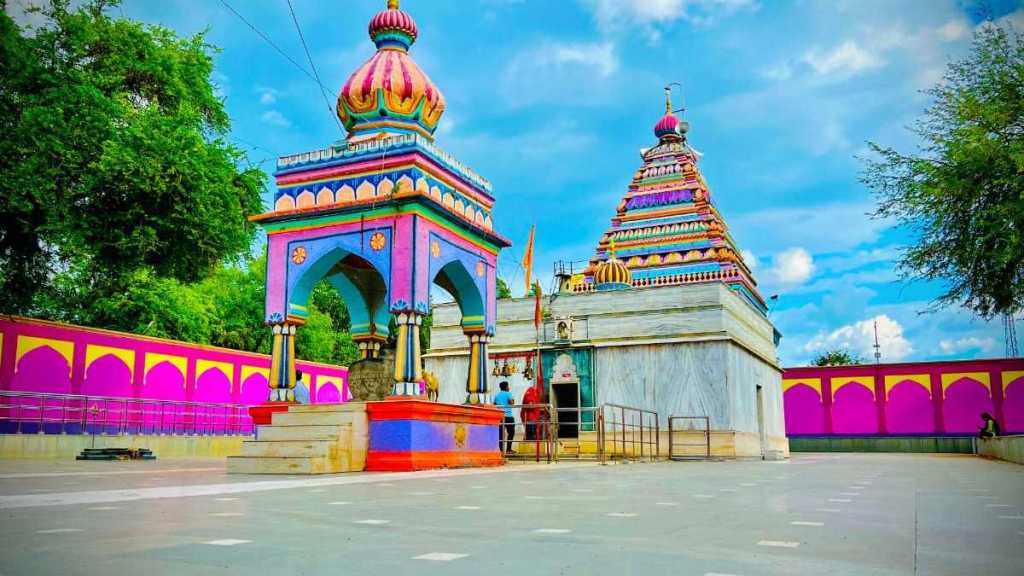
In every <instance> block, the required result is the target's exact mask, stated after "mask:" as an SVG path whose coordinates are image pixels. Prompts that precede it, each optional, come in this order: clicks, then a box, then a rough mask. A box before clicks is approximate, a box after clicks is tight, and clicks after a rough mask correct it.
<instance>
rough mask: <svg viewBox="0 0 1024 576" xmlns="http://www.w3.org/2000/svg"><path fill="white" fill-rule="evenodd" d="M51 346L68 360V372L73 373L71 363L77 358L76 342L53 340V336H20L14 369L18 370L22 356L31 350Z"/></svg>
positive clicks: (15, 353)
mask: <svg viewBox="0 0 1024 576" xmlns="http://www.w3.org/2000/svg"><path fill="white" fill-rule="evenodd" d="M44 346H49V347H50V348H51V349H52V350H53V351H54V352H56V353H58V354H60V355H61V356H63V357H64V359H65V360H67V361H68V374H70V373H71V364H72V363H73V362H74V358H75V343H74V342H71V341H70V340H53V339H51V338H37V337H35V336H18V347H17V349H16V350H15V352H14V371H15V372H17V371H18V364H19V363H20V362H21V358H22V356H24V355H26V354H28V353H29V352H31V351H33V350H35V349H37V348H42V347H44Z"/></svg>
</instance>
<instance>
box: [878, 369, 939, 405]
mask: <svg viewBox="0 0 1024 576" xmlns="http://www.w3.org/2000/svg"><path fill="white" fill-rule="evenodd" d="M902 382H913V383H915V384H917V385H919V386H921V387H922V388H924V389H925V390H927V391H928V397H929V398H931V397H932V379H931V376H929V375H927V374H889V375H888V376H886V377H885V399H886V400H888V399H889V393H890V392H892V389H893V388H895V387H896V386H897V385H898V384H900V383H902Z"/></svg>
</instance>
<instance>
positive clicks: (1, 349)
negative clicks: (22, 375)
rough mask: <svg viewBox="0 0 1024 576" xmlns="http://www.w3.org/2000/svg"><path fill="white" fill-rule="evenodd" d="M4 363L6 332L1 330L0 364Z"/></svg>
mask: <svg viewBox="0 0 1024 576" xmlns="http://www.w3.org/2000/svg"><path fill="white" fill-rule="evenodd" d="M3 364H4V333H3V332H0V366H3Z"/></svg>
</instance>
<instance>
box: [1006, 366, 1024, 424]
mask: <svg viewBox="0 0 1024 576" xmlns="http://www.w3.org/2000/svg"><path fill="white" fill-rule="evenodd" d="M1000 424H1002V425H1003V431H1004V432H1006V433H1014V434H1020V433H1024V376H1021V377H1019V378H1016V379H1015V380H1013V381H1011V382H1008V383H1007V384H1006V386H1005V388H1004V389H1003V421H1002V422H1000Z"/></svg>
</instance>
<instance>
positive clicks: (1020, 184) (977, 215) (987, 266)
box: [862, 23, 1024, 318]
mask: <svg viewBox="0 0 1024 576" xmlns="http://www.w3.org/2000/svg"><path fill="white" fill-rule="evenodd" d="M927 93H928V94H929V95H930V96H931V97H932V99H933V104H932V105H931V106H930V107H929V108H928V109H927V111H926V112H925V114H924V116H923V117H922V118H921V119H919V120H918V122H917V123H916V124H915V125H914V126H913V127H912V130H913V132H914V133H915V134H916V135H917V136H918V137H919V138H920V140H921V145H920V148H919V150H918V152H917V153H916V154H911V155H905V154H902V153H900V152H897V151H896V150H894V149H893V148H889V147H883V146H880V145H878V144H875V143H869V145H870V147H871V149H872V150H874V151H875V152H876V153H877V154H878V155H879V157H880V158H879V159H876V160H870V161H868V162H867V165H866V168H865V171H864V173H863V177H862V179H863V181H864V183H865V184H867V185H868V186H869V187H870V188H872V189H873V191H874V192H875V194H876V196H877V199H878V202H879V206H878V209H877V211H876V212H875V214H874V215H875V216H877V217H880V218H894V219H895V220H896V221H898V222H899V223H901V224H903V225H904V226H906V227H908V228H909V229H910V230H911V231H912V232H913V233H914V235H915V237H916V238H915V240H914V242H913V243H912V245H911V246H909V247H908V248H907V249H906V250H905V252H904V254H903V255H902V257H901V260H900V262H899V269H900V272H901V273H902V274H903V276H904V277H905V278H920V279H927V280H940V281H942V282H943V283H944V284H945V286H946V287H947V289H946V291H945V293H943V294H942V295H941V296H940V297H939V298H938V299H937V300H936V301H935V303H934V304H935V307H942V306H948V305H952V304H960V305H962V306H964V307H966V308H967V309H969V310H971V311H973V312H975V313H976V314H978V315H980V316H981V317H984V318H989V317H992V316H995V315H1000V314H1007V313H1014V312H1017V311H1019V310H1021V309H1024V36H1022V35H1021V34H1020V33H1018V32H1016V31H1014V30H1013V29H1012V28H1010V29H1007V28H1003V27H999V26H996V25H994V24H992V23H988V24H985V25H983V26H981V27H979V29H978V30H977V31H976V32H975V36H974V43H973V46H972V50H971V53H970V55H969V56H968V57H967V58H965V59H964V60H961V61H957V62H954V63H952V64H950V65H949V68H948V70H947V72H946V74H945V77H944V80H943V81H942V82H941V83H940V84H939V85H938V86H936V87H934V88H932V89H931V90H929V91H927Z"/></svg>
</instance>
